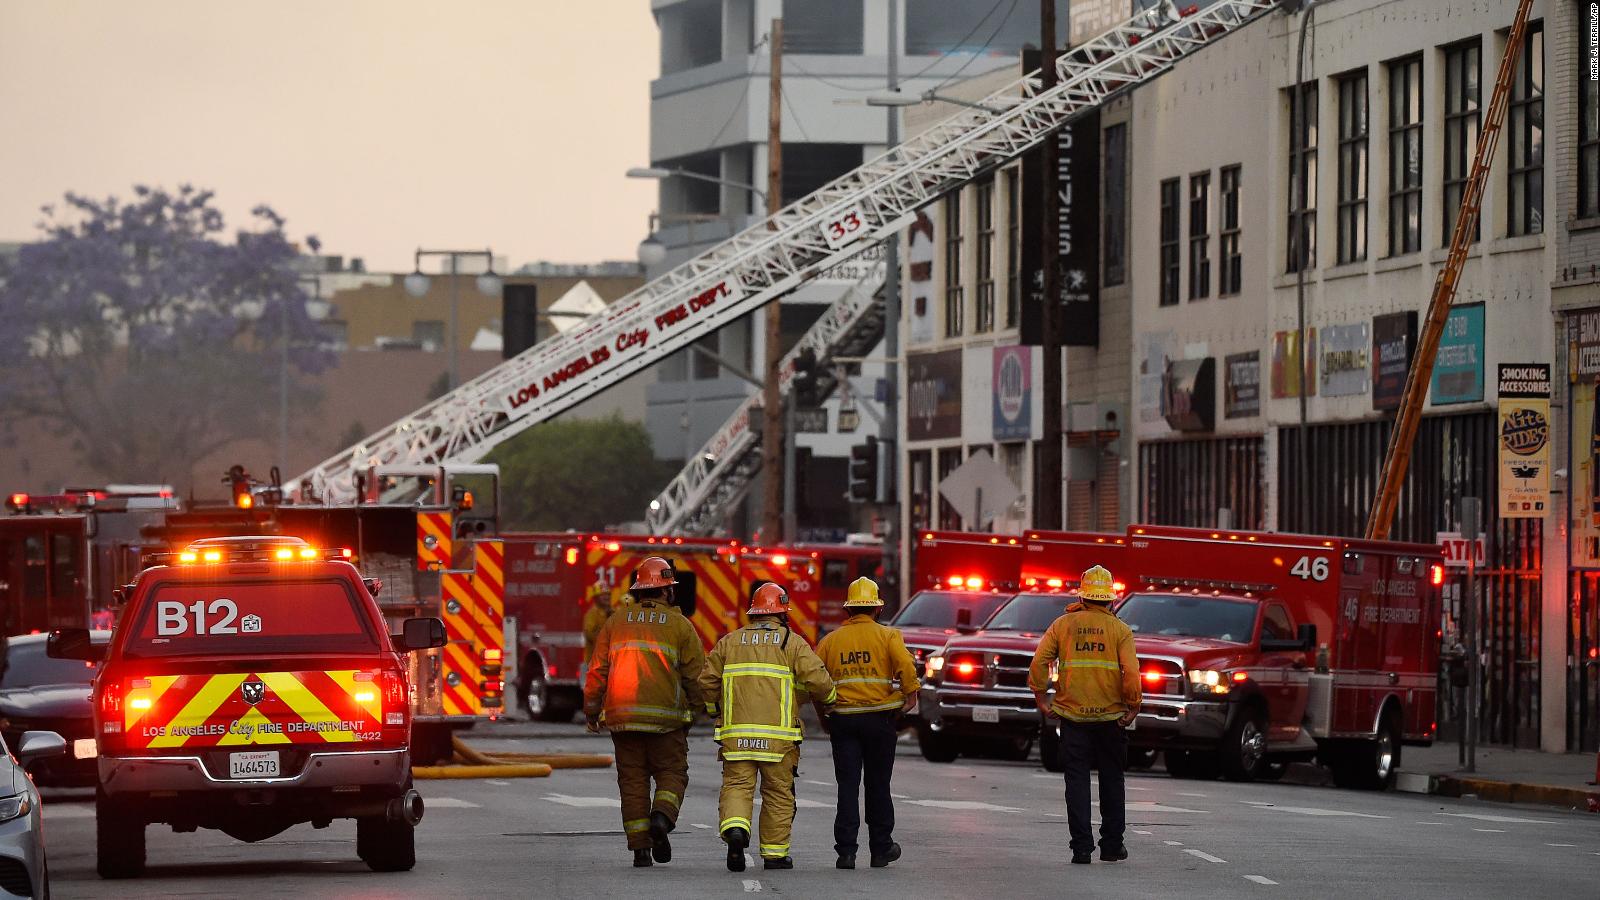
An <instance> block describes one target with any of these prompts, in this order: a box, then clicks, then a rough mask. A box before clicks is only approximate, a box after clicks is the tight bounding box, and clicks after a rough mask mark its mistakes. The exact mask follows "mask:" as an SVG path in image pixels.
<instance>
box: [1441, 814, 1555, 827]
mask: <svg viewBox="0 0 1600 900" xmlns="http://www.w3.org/2000/svg"><path fill="white" fill-rule="evenodd" d="M1439 815H1441V816H1451V817H1452V818H1456V819H1477V820H1478V821H1480V822H1510V823H1512V824H1514V825H1554V824H1556V823H1554V822H1552V821H1550V820H1549V819H1524V818H1521V817H1519V816H1497V815H1493V814H1490V813H1440V814H1439Z"/></svg>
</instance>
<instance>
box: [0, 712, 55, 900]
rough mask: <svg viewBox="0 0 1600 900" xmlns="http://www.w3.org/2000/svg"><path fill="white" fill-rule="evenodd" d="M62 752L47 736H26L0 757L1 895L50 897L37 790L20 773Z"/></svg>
mask: <svg viewBox="0 0 1600 900" xmlns="http://www.w3.org/2000/svg"><path fill="white" fill-rule="evenodd" d="M66 747H67V744H66V741H65V740H63V739H62V737H61V735H59V734H56V733H55V732H53V731H27V732H23V734H22V736H21V738H19V739H18V740H17V742H16V743H10V742H9V741H8V742H6V744H5V748H4V749H5V750H6V752H4V753H0V890H4V891H5V892H6V893H9V894H14V895H16V896H18V897H49V896H50V873H49V869H48V867H47V866H46V864H45V855H44V819H43V816H42V814H41V806H40V801H39V789H38V788H36V787H34V784H33V779H31V778H29V777H28V773H27V772H26V771H25V769H26V767H27V766H28V765H29V764H30V763H32V764H34V765H37V764H38V763H39V762H41V761H43V760H47V759H50V758H51V757H56V756H60V755H61V753H62V752H63V751H65V750H66Z"/></svg>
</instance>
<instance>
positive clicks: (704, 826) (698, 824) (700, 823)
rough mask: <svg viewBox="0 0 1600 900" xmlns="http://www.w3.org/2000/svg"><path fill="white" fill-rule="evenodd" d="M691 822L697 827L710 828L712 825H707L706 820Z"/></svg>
mask: <svg viewBox="0 0 1600 900" xmlns="http://www.w3.org/2000/svg"><path fill="white" fill-rule="evenodd" d="M690 824H692V825H693V826H694V827H696V828H710V827H711V826H710V825H707V824H705V823H704V822H691V823H690Z"/></svg>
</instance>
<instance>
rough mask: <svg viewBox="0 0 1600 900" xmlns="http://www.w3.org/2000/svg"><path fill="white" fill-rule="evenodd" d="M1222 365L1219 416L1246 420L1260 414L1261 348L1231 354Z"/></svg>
mask: <svg viewBox="0 0 1600 900" xmlns="http://www.w3.org/2000/svg"><path fill="white" fill-rule="evenodd" d="M1222 365H1223V374H1222V377H1223V388H1222V397H1223V400H1222V417H1223V418H1225V419H1248V418H1250V417H1252V416H1259V415H1261V351H1259V350H1251V351H1250V352H1249V353H1234V354H1231V355H1230V356H1227V357H1225V358H1224V359H1223V361H1222Z"/></svg>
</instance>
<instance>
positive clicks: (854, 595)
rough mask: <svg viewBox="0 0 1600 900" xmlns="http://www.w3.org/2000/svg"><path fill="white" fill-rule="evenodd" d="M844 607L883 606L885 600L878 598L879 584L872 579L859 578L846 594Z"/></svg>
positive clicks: (853, 582)
mask: <svg viewBox="0 0 1600 900" xmlns="http://www.w3.org/2000/svg"><path fill="white" fill-rule="evenodd" d="M844 605H845V606H846V607H847V608H848V607H851V606H882V605H883V598H882V597H879V596H878V583H877V582H876V581H873V580H872V579H871V578H857V579H856V580H855V581H852V582H850V590H849V591H848V592H846V593H845V598H844Z"/></svg>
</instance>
